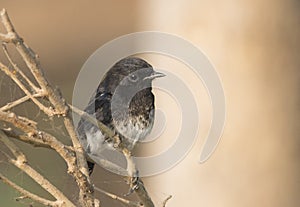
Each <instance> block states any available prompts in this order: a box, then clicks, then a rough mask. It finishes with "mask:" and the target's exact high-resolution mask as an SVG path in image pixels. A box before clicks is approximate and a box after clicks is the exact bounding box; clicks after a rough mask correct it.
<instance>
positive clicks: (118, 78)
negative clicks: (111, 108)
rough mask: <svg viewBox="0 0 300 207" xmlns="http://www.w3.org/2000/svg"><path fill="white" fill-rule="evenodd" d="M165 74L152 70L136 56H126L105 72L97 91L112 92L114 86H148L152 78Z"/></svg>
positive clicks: (134, 87)
mask: <svg viewBox="0 0 300 207" xmlns="http://www.w3.org/2000/svg"><path fill="white" fill-rule="evenodd" d="M163 76H165V75H164V74H162V73H159V72H156V71H154V70H153V67H152V66H151V65H150V64H149V63H147V62H146V61H145V60H143V59H141V58H137V57H127V58H124V59H122V60H120V61H118V62H117V63H116V64H115V65H113V67H112V68H111V69H110V70H109V71H108V72H107V73H106V74H105V76H104V78H103V80H102V81H101V84H100V85H99V88H98V92H109V93H112V94H113V93H114V91H115V90H116V88H120V89H121V90H122V88H124V90H126V91H130V90H136V89H142V88H150V89H151V83H152V80H153V79H155V78H158V77H163Z"/></svg>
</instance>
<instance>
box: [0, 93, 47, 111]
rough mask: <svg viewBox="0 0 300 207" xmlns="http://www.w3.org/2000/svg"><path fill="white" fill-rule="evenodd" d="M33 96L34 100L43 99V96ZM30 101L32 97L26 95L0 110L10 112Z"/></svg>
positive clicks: (37, 94)
mask: <svg viewBox="0 0 300 207" xmlns="http://www.w3.org/2000/svg"><path fill="white" fill-rule="evenodd" d="M32 96H33V97H34V98H39V97H42V96H43V95H41V94H39V93H36V94H33V95H32ZM28 100H30V97H29V96H27V95H25V96H23V97H22V98H19V99H17V100H15V101H13V102H10V103H7V104H6V105H5V106H2V107H1V108H0V111H8V110H10V109H12V108H14V107H16V106H18V105H20V104H22V103H24V102H26V101H28Z"/></svg>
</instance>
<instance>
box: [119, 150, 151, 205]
mask: <svg viewBox="0 0 300 207" xmlns="http://www.w3.org/2000/svg"><path fill="white" fill-rule="evenodd" d="M123 154H124V156H125V157H126V160H127V171H128V174H129V178H130V179H129V180H130V183H129V184H130V188H131V190H134V191H135V193H136V194H137V196H138V197H139V199H140V200H141V202H142V203H143V204H144V206H145V207H154V203H153V201H152V199H151V197H150V196H149V194H148V192H147V190H146V188H145V186H144V183H143V181H142V180H141V178H139V176H138V170H137V169H136V166H135V163H134V161H133V159H132V156H131V152H130V151H128V150H127V149H124V150H123Z"/></svg>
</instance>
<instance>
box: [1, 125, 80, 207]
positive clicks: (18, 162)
mask: <svg viewBox="0 0 300 207" xmlns="http://www.w3.org/2000/svg"><path fill="white" fill-rule="evenodd" d="M0 141H1V142H3V143H4V144H5V146H7V148H8V149H9V150H10V151H11V152H12V153H13V155H14V156H15V157H16V159H13V158H11V157H9V156H8V155H6V157H7V158H8V161H9V162H10V163H12V164H13V165H15V166H16V167H18V168H19V169H21V170H22V171H23V172H25V173H26V174H27V175H28V176H30V177H31V178H33V179H34V181H35V182H37V183H38V184H39V185H40V186H41V187H42V188H44V189H45V190H46V191H47V192H49V193H50V194H51V195H52V196H53V197H54V198H56V199H57V200H58V201H60V202H62V205H61V206H68V207H69V206H70V207H72V206H74V207H75V205H74V204H73V203H72V202H71V201H70V200H69V199H68V198H67V197H66V196H65V195H64V194H63V193H61V192H60V191H59V190H58V189H57V188H56V187H55V186H54V185H52V184H51V183H50V182H49V181H48V180H47V179H45V178H44V177H43V176H42V175H41V174H40V173H38V172H37V171H36V170H34V169H33V168H32V167H31V166H30V165H29V164H28V162H27V159H26V156H25V155H24V154H23V152H22V151H21V150H20V149H19V148H18V147H17V146H16V145H15V144H14V143H13V142H12V141H10V140H9V138H8V137H7V136H6V134H5V133H4V132H3V131H2V130H0Z"/></svg>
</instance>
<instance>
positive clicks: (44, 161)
mask: <svg viewBox="0 0 300 207" xmlns="http://www.w3.org/2000/svg"><path fill="white" fill-rule="evenodd" d="M0 7H1V8H7V10H8V12H9V14H10V16H11V19H12V21H13V23H14V25H15V27H16V29H17V31H18V32H19V34H21V35H22V36H23V37H24V39H25V41H26V42H27V44H29V45H30V46H31V47H32V48H33V49H34V50H35V51H36V52H37V53H38V54H39V56H40V58H41V62H42V65H43V68H44V70H45V71H44V72H45V74H46V76H47V77H48V79H49V81H50V82H51V83H52V84H53V85H56V86H58V87H59V88H60V89H61V91H62V93H63V94H64V96H65V97H66V98H67V100H68V101H70V102H71V100H72V90H73V86H74V83H75V80H76V77H77V74H78V73H79V71H80V69H81V67H82V65H83V64H84V62H85V61H86V59H87V58H88V57H89V56H90V55H91V54H92V53H93V52H94V51H95V50H96V49H97V48H99V47H100V46H101V45H103V44H104V43H106V42H107V41H109V40H112V39H114V38H116V37H118V36H121V35H124V34H128V33H132V32H138V31H144V30H155V31H162V32H169V33H174V34H177V35H179V36H181V37H183V38H185V39H187V40H189V41H190V42H192V43H193V44H194V45H196V46H197V47H199V48H201V49H202V50H203V51H204V52H205V54H207V55H208V57H209V58H210V60H211V61H212V63H213V64H214V65H215V67H216V70H217V71H218V73H219V76H220V78H221V80H222V83H223V87H224V91H225V95H226V104H227V112H226V113H227V120H226V125H225V128H224V133H223V136H222V139H221V142H220V144H219V146H218V147H217V150H216V152H215V153H214V154H213V156H212V157H211V158H210V159H209V160H208V161H207V162H205V163H204V164H198V162H197V161H198V159H199V155H200V150H201V146H202V145H203V142H204V138H205V135H207V132H208V129H209V122H210V116H211V115H210V113H211V109H210V107H209V100H208V96H207V94H205V90H204V89H203V85H202V84H201V82H197V80H194V79H193V76H192V75H191V74H189V73H184V72H183V71H185V70H184V69H182V68H181V69H180V67H183V66H182V65H180V64H178V63H172V60H166V61H165V62H164V61H157V62H156V58H155V56H154V57H149V58H150V60H151V63H152V64H153V65H159V66H161V67H163V68H164V69H170V67H168V65H167V64H166V63H170V64H172V66H173V64H174V67H173V68H177V69H174V70H175V71H177V70H178V73H179V74H180V75H181V77H182V78H183V79H184V80H185V81H186V82H187V83H188V85H189V87H190V88H191V90H192V91H193V92H194V94H195V96H196V97H197V100H199V102H200V103H199V106H200V109H199V111H200V112H201V116H203V122H202V125H201V127H200V130H199V138H198V139H197V142H196V143H195V144H194V146H193V148H192V149H191V151H190V152H189V154H188V155H187V157H186V158H185V159H184V160H183V161H182V162H180V163H179V164H178V165H176V166H175V167H174V168H172V169H170V170H169V171H167V172H164V173H162V174H159V175H156V176H152V177H149V178H146V179H145V181H146V185H147V186H148V189H149V193H150V194H151V196H152V197H153V200H154V201H155V202H156V203H157V205H158V206H159V205H161V204H162V202H163V200H164V198H165V197H167V196H168V195H173V198H172V199H171V200H170V201H169V203H168V205H167V206H170V207H179V206H213V207H234V206H243V207H247V206H249V207H250V206H251V207H252V206H264V207H281V206H289V207H298V206H299V205H300V199H299V197H300V164H299V163H300V159H299V157H300V139H299V135H300V126H299V123H300V122H299V115H300V102H299V101H300V100H299V98H300V96H299V89H300V87H299V84H300V71H299V67H300V38H299V37H300V29H299V28H300V27H299V26H300V2H299V1H297V0H285V1H284V0H272V1H271V0H263V1H259V0H252V1H250V0H243V1H238V0H222V1H221V0H216V1H207V0H206V1H196V0H176V1H171V0H165V1H158V0H151V1H138V0H135V1H133V0H128V1H120V0H111V1H103V0H99V1H95V0H89V1H76V2H73V1H36V0H27V1H10V0H7V1H6V0H1V1H0ZM158 59H159V58H158ZM168 61H169V62H168ZM176 64H177V65H176ZM101 70H107V69H106V68H101ZM170 70H171V69H170ZM0 75H1V76H3V74H2V73H1V74H0ZM191 80H192V81H191ZM1 87H2V89H3V88H5V86H1ZM9 93H12V91H11V90H1V95H0V97H1V99H2V100H3V99H4V97H5V98H7V97H9V96H10V95H9ZM158 104H159V103H158ZM161 104H163V102H162V103H161ZM201 107H202V108H201ZM28 110H29V109H28ZM51 127H53V131H55V130H59V124H58V125H55V126H51ZM49 128H50V127H49ZM170 133H172V132H170ZM18 144H19V145H22V147H23V148H24V149H25V151H26V152H27V153H26V154H27V156H28V157H29V159H30V160H31V162H32V163H33V165H34V166H35V167H36V168H37V169H38V170H39V172H41V173H43V174H45V175H47V177H48V178H49V179H50V180H51V181H52V182H53V183H54V184H56V185H58V186H59V187H60V188H61V189H62V190H64V191H67V194H68V195H69V196H70V197H72V196H75V195H74V194H72V193H73V191H72V185H73V184H72V180H70V179H69V178H68V176H66V175H65V174H64V169H65V166H64V163H63V162H62V161H61V160H60V159H59V158H58V157H57V156H56V155H55V154H54V153H51V152H49V150H45V149H35V148H32V147H30V146H27V145H24V144H21V143H18ZM161 146H162V145H161ZM158 147H159V146H158ZM157 149H160V148H155V149H154V151H155V150H157ZM158 151H159V150H158ZM0 156H2V155H0ZM0 171H1V172H2V173H4V174H6V175H9V176H10V177H11V179H13V180H16V181H18V182H19V183H20V184H22V185H23V186H25V187H28V188H30V189H33V190H34V191H35V192H38V191H39V188H38V186H36V185H34V184H32V182H30V180H29V179H27V178H26V176H25V175H24V174H23V173H21V172H19V171H17V170H16V169H14V168H12V167H10V166H9V165H8V164H7V163H6V162H5V160H4V159H3V158H1V157H0ZM92 178H93V180H94V182H95V184H96V185H97V186H100V187H101V188H103V189H107V190H109V191H113V192H115V191H116V189H118V192H119V193H122V192H123V193H126V191H127V187H126V185H125V184H124V181H123V180H122V178H119V177H117V176H113V175H111V174H109V173H107V172H105V171H104V170H102V169H101V168H99V167H97V168H96V170H95V173H94V175H93V177H92ZM17 196H18V194H17V193H16V192H15V191H14V190H12V189H10V188H8V187H7V186H6V185H4V184H3V183H1V182H0V206H5V207H6V206H28V205H29V202H16V201H14V198H15V197H17ZM99 197H100V198H102V199H103V206H111V207H112V206H122V205H121V204H119V203H117V202H114V201H111V200H109V199H106V198H105V197H103V196H102V195H99ZM34 206H39V205H36V204H35V205H34Z"/></svg>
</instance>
